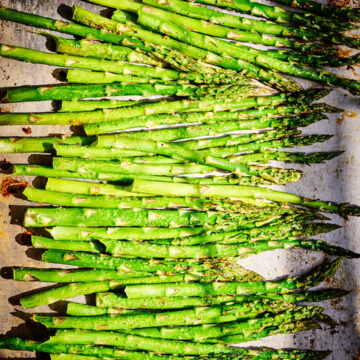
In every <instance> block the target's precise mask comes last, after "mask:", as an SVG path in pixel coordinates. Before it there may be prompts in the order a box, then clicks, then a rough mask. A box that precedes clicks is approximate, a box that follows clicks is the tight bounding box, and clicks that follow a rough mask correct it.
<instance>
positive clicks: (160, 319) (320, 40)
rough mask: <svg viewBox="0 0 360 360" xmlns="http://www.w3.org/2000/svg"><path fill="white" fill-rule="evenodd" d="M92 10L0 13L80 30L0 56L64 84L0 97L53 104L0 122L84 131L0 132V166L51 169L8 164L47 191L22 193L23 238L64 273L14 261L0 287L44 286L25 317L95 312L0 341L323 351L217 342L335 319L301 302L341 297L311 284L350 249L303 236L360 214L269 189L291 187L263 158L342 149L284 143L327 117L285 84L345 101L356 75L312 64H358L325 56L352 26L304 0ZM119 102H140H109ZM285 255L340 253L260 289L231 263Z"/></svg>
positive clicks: (179, 353) (179, 1) (127, 349)
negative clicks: (43, 309) (41, 159)
mask: <svg viewBox="0 0 360 360" xmlns="http://www.w3.org/2000/svg"><path fill="white" fill-rule="evenodd" d="M91 2H93V3H96V4H99V5H104V6H109V7H111V8H113V9H115V10H114V12H113V15H112V17H111V19H109V18H106V17H103V16H100V15H98V14H96V13H93V12H90V11H88V10H86V9H84V8H82V7H79V6H74V9H73V21H74V22H65V21H63V20H54V19H49V18H45V17H41V16H38V15H33V14H28V13H22V12H18V11H15V10H11V9H7V8H0V19H3V20H8V21H14V22H19V23H22V24H25V25H30V26H34V27H37V28H40V29H45V30H51V31H56V32H62V33H65V34H71V35H74V36H76V37H77V39H76V40H75V39H68V38H63V37H60V36H57V35H54V34H53V33H48V32H44V31H41V32H37V34H38V35H41V36H45V37H46V38H47V39H50V40H51V41H52V42H53V44H54V46H55V50H56V51H55V53H52V52H41V51H37V50H32V49H26V48H20V47H15V46H12V45H6V44H2V45H0V56H2V57H6V58H10V59H16V60H21V61H27V62H33V63H42V64H48V65H53V66H60V67H64V68H65V69H63V70H62V74H63V76H64V77H65V80H66V81H67V83H65V84H61V85H54V86H38V87H26V88H12V89H9V90H8V91H7V93H6V96H5V97H4V99H3V101H4V102H10V103H15V102H27V101H48V100H56V101H60V107H59V110H58V111H56V112H55V111H54V112H48V113H44V112H42V113H6V114H2V115H0V125H76V126H79V127H81V128H82V129H83V131H84V134H85V135H84V136H72V135H71V134H68V133H64V134H63V136H59V137H39V138H37V137H26V138H19V137H11V138H4V137H3V138H0V152H1V153H50V154H52V155H54V156H53V157H52V164H51V166H49V165H47V166H44V165H42V164H32V165H29V164H15V165H14V166H13V175H14V176H41V177H44V178H46V186H45V189H42V188H34V187H31V186H26V187H25V189H24V190H23V195H24V196H25V197H26V199H27V200H29V201H31V202H35V203H38V204H40V205H46V207H43V206H33V207H29V208H28V209H27V211H26V213H25V216H24V219H23V225H24V226H25V227H26V228H30V229H33V231H32V233H33V234H34V235H31V236H30V237H31V244H32V246H33V247H34V248H36V249H43V253H42V260H43V261H44V262H46V263H52V264H57V265H69V266H72V268H70V269H66V270H64V269H62V268H54V269H48V268H25V267H15V268H14V269H13V278H14V280H17V281H40V282H51V283H59V284H60V286H57V287H54V288H50V289H46V290H41V291H39V292H37V293H35V294H31V295H25V296H23V297H22V298H21V300H20V302H21V305H22V306H23V307H24V308H25V309H30V308H35V307H37V306H41V305H50V304H54V303H56V302H58V301H60V300H66V299H69V298H72V297H74V296H79V295H89V294H95V295H94V296H95V302H94V303H93V304H92V305H90V304H80V303H75V302H68V303H67V308H66V314H59V315H56V316H43V315H38V314H34V315H33V316H32V319H33V320H34V321H35V322H37V323H40V324H43V325H44V326H45V327H46V328H48V329H49V334H50V335H51V336H49V337H48V338H47V339H44V341H41V342H39V341H34V340H25V339H20V338H10V337H0V348H7V349H20V350H30V351H40V352H45V353H49V354H51V359H53V360H71V359H75V360H96V359H99V358H103V359H108V358H109V359H122V360H126V359H138V360H202V359H203V360H208V359H219V360H224V359H233V360H248V359H258V360H260V359H323V358H325V357H327V356H328V355H329V352H326V351H308V350H274V349H267V348H258V349H248V348H239V347H234V346H233V345H234V344H239V343H242V342H245V341H250V340H257V339H260V338H264V337H266V336H270V335H274V334H279V333H283V334H284V333H287V334H289V333H297V332H301V331H307V330H315V329H319V328H322V326H326V325H333V324H334V321H333V320H332V319H331V318H330V317H329V316H328V315H326V314H324V313H323V311H324V309H323V308H322V307H321V306H318V305H309V304H307V303H310V302H311V303H312V302H320V301H323V300H329V299H334V298H340V297H342V296H345V295H347V294H348V291H345V290H342V289H323V290H310V289H311V288H313V287H315V286H317V285H319V284H321V283H322V282H323V281H324V280H328V279H329V278H330V277H332V276H333V275H334V274H335V272H336V270H337V269H338V267H339V266H340V262H341V258H340V257H348V258H357V257H359V254H356V253H354V252H352V251H350V250H347V249H344V248H341V247H338V246H334V245H331V244H329V243H327V242H325V241H321V240H318V239H317V238H312V237H313V236H316V235H319V234H322V233H328V232H331V231H334V230H336V229H338V228H339V226H338V225H336V224H332V223H328V222H325V221H326V220H329V219H328V218H327V217H326V216H324V215H323V214H321V213H320V212H328V213H335V214H339V215H341V216H342V217H345V218H346V217H348V216H358V215H359V214H360V208H359V207H357V206H353V205H349V204H345V203H344V204H338V203H334V202H329V201H320V200H316V199H307V198H305V197H303V196H300V195H296V194H292V193H288V192H284V191H279V190H274V189H273V188H272V187H267V186H272V185H285V184H287V183H293V182H297V181H299V180H300V179H301V178H302V176H303V172H302V171H300V170H298V169H293V168H289V167H280V166H279V167H275V166H274V165H273V163H272V161H274V160H275V161H279V162H284V163H297V164H313V163H322V162H324V161H329V160H331V159H333V158H334V157H337V156H338V155H340V154H341V152H340V151H332V152H310V153H309V152H306V153H305V152H299V151H293V149H291V150H290V148H294V147H297V146H311V145H313V144H315V143H320V142H325V141H327V140H328V139H329V138H330V137H331V135H327V134H320V135H306V136H305V135H303V134H302V130H301V128H304V127H306V126H308V125H311V124H313V123H315V122H318V121H321V120H323V119H327V115H326V113H341V112H343V110H342V109H338V108H335V107H333V106H330V105H327V104H325V103H320V102H318V101H319V100H321V99H322V98H324V97H325V96H326V95H328V94H329V92H330V90H328V89H324V88H316V89H312V90H304V89H303V88H302V86H301V85H300V84H299V83H297V82H296V81H295V80H294V79H293V78H288V77H285V76H284V75H292V76H295V77H299V78H304V79H309V80H313V81H316V82H318V83H321V84H325V85H328V86H333V87H340V88H343V89H346V90H348V91H350V92H351V93H353V94H355V95H358V94H360V83H359V82H358V81H357V80H351V79H347V78H342V77H339V76H337V75H335V74H334V73H330V72H327V71H325V70H324V67H341V66H352V65H355V64H357V63H358V62H360V59H359V58H358V57H357V56H351V57H350V56H349V57H344V56H340V53H341V51H340V49H339V47H337V46H338V45H346V46H349V47H352V48H355V49H358V48H359V46H360V40H359V39H357V38H353V37H350V36H346V35H344V34H343V32H345V31H347V30H352V29H356V28H357V27H356V25H354V22H356V21H357V20H359V18H360V11H359V10H357V9H351V8H346V7H339V8H335V9H333V8H329V7H327V6H324V5H320V4H318V3H316V2H313V1H311V0H310V1H309V0H306V1H303V0H296V2H293V1H291V2H288V1H287V0H278V2H280V3H283V4H286V5H293V6H296V7H300V8H302V9H304V10H305V12H301V13H300V12H297V11H292V10H285V9H283V8H280V7H276V6H270V5H265V4H260V3H257V2H254V1H246V0H199V1H198V3H194V2H187V1H183V0H166V1H163V0H142V1H141V2H134V1H132V0H91ZM204 4H205V5H212V7H207V6H204ZM223 9H230V10H234V11H237V13H229V12H224V11H223ZM241 14H250V15H253V17H251V18H248V17H244V16H242V15H241ZM266 20H268V21H266ZM269 21H271V22H269ZM300 25H301V26H300ZM225 40H226V41H225ZM244 42H246V43H249V44H247V45H245V44H243V43H244ZM252 44H261V45H265V46H264V47H262V48H261V49H258V48H256V47H253V46H252ZM269 47H272V48H269ZM274 47H275V49H273V48H274ZM133 95H136V96H140V97H141V100H136V101H132V100H124V99H118V98H112V97H119V96H133ZM154 95H156V96H157V97H156V98H151V96H154ZM149 97H150V98H149ZM159 97H160V98H159ZM90 98H92V100H89V99H90ZM96 98H102V99H100V100H99V99H96ZM9 183H10V185H11V181H10V182H9ZM48 205H51V206H50V207H49V206H48ZM38 228H45V229H46V234H47V236H38V235H35V234H36V232H37V231H36V230H37V229H38ZM42 234H43V235H44V232H43V233H42ZM294 248H301V249H307V250H312V251H322V252H324V253H327V254H330V255H334V256H336V257H337V258H336V259H335V260H333V261H332V262H329V263H326V264H323V265H321V266H319V267H316V268H314V269H313V270H312V271H310V272H309V273H308V274H305V275H302V276H298V277H293V278H290V277H289V278H286V279H284V280H276V281H275V280H273V281H271V280H265V279H264V278H263V277H262V276H261V275H260V274H258V273H256V272H254V271H250V270H248V269H245V268H243V267H241V266H240V265H239V259H241V258H244V257H246V256H250V255H252V254H258V253H261V252H264V251H268V250H273V249H294ZM74 266H75V267H76V268H74ZM61 284H62V285H61ZM299 303H302V304H301V305H300V304H299Z"/></svg>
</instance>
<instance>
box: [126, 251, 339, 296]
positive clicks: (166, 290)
mask: <svg viewBox="0 0 360 360" xmlns="http://www.w3.org/2000/svg"><path fill="white" fill-rule="evenodd" d="M340 262H341V258H338V259H337V260H335V261H334V262H332V263H330V264H326V265H322V266H320V267H318V268H315V269H314V270H313V272H312V273H310V274H308V275H305V276H302V277H295V278H288V279H286V280H283V281H273V282H253V283H236V282H233V283H220V282H219V283H216V282H214V283H212V284H200V283H188V284H171V285H166V284H160V285H148V286H146V285H145V286H144V285H130V286H126V288H125V293H126V295H127V297H128V298H130V299H131V298H140V297H141V298H147V297H165V296H169V297H172V296H203V295H242V294H255V293H276V292H291V291H292V290H296V289H307V288H309V287H313V286H315V285H317V284H319V283H320V282H322V281H323V280H325V279H327V278H329V277H331V276H332V275H334V273H335V272H336V270H337V268H338V267H339V265H340Z"/></svg>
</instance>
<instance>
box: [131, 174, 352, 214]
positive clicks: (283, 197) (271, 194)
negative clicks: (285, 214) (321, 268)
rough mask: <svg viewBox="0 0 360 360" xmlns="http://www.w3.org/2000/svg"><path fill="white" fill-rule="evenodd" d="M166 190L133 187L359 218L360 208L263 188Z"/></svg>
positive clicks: (155, 186) (153, 185)
mask: <svg viewBox="0 0 360 360" xmlns="http://www.w3.org/2000/svg"><path fill="white" fill-rule="evenodd" d="M167 185H168V186H166V188H164V187H161V183H156V182H152V181H146V180H138V179H136V180H134V182H133V185H132V186H131V189H132V191H135V192H136V191H138V190H140V189H141V191H142V192H143V193H147V194H152V195H165V196H169V195H171V194H177V195H178V196H201V197H229V196H234V197H246V196H248V197H250V198H254V197H255V198H257V197H262V198H263V199H265V200H269V201H275V202H280V203H287V204H296V205H301V206H305V207H309V208H313V209H319V210H321V211H327V212H335V213H338V214H340V215H341V216H343V217H347V216H349V215H351V216H357V215H358V212H359V210H358V207H357V206H351V205H348V204H336V203H334V202H325V201H318V200H309V199H306V198H304V197H302V196H300V195H295V194H291V193H286V192H281V191H276V190H272V189H269V188H263V187H255V186H254V187H251V186H248V187H246V186H240V185H236V186H235V185H234V186H232V185H228V186H225V185H207V186H206V188H205V186H201V185H195V184H180V183H179V184H174V183H169V184H167Z"/></svg>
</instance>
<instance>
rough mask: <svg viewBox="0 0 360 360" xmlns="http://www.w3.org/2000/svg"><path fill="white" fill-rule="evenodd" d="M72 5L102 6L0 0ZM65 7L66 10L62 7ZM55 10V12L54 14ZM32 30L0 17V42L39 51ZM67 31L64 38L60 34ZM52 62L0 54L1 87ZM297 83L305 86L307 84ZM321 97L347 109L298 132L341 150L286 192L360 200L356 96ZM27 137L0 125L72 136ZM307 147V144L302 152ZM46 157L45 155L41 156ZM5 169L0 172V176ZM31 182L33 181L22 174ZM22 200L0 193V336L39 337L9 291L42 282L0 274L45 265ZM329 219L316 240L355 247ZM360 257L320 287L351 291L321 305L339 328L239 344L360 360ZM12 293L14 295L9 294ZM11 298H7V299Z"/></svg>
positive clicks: (359, 221) (289, 259)
mask: <svg viewBox="0 0 360 360" xmlns="http://www.w3.org/2000/svg"><path fill="white" fill-rule="evenodd" d="M73 3H76V4H79V5H81V6H84V7H86V8H88V9H90V10H91V9H96V10H101V8H100V7H97V6H94V5H90V4H87V3H85V2H81V1H79V0H33V1H26V0H2V1H1V5H4V6H8V7H12V8H15V9H18V10H23V11H27V12H33V13H35V14H39V15H45V16H48V17H52V18H57V19H61V18H62V15H63V14H66V7H65V6H71V5H72V4H73ZM64 11H65V12H64ZM59 12H60V14H61V15H60V14H59ZM31 30H35V29H34V28H31V27H27V26H24V25H19V24H14V23H8V22H0V41H1V42H2V43H7V44H12V45H18V46H25V47H30V48H34V49H39V50H45V49H46V44H45V43H46V42H45V39H44V38H42V37H40V36H39V35H36V34H34V33H32V32H31ZM64 36H66V35H64ZM54 69H55V68H54V67H50V66H47V65H38V64H28V63H23V62H18V61H15V60H7V59H0V88H5V87H12V86H21V85H30V84H32V85H36V84H53V83H56V82H57V80H55V78H54V77H53V76H52V71H53V70H54ZM356 71H358V72H359V73H360V71H359V69H355V71H353V72H351V71H347V72H346V71H345V70H344V69H340V70H339V71H338V72H339V73H340V74H343V75H345V74H346V75H347V76H351V77H355V78H360V76H359V75H358V74H357V73H356ZM304 85H305V86H307V87H309V86H311V84H310V83H305V82H304ZM325 100H326V102H327V103H329V104H332V105H335V106H340V107H342V108H345V109H346V110H347V113H346V114H345V115H342V116H338V115H336V116H330V120H326V121H321V122H320V123H318V124H315V125H312V126H310V127H308V128H306V129H305V133H320V132H321V133H329V134H334V137H333V138H332V139H331V140H330V141H328V142H326V143H325V144H319V145H316V146H314V147H312V148H311V150H312V151H316V150H333V149H341V150H344V151H345V153H344V154H343V155H342V156H340V157H338V158H337V159H334V160H332V161H330V162H327V163H326V164H323V165H316V166H312V167H307V166H300V168H302V169H303V170H304V171H305V176H304V178H303V179H302V180H301V181H300V182H299V183H297V184H292V185H291V186H288V187H287V188H288V190H290V191H294V192H297V193H300V194H302V195H305V196H308V197H315V198H321V199H325V200H333V201H348V202H351V203H355V204H359V205H360V193H359V180H360V166H359V165H360V159H359V157H358V154H360V105H359V99H358V98H355V97H353V96H351V95H350V94H349V93H347V92H346V91H342V90H334V91H333V92H332V93H331V94H330V95H329V96H328V97H327V98H326V99H325ZM0 108H1V110H2V111H8V110H11V111H20V112H27V111H47V110H50V109H51V104H50V103H28V104H26V103H20V104H12V105H6V104H3V105H1V106H0ZM31 130H32V133H31V135H26V134H25V133H24V130H23V129H22V127H21V126H13V127H1V128H0V136H46V135H49V134H63V133H71V129H70V128H69V127H66V126H47V127H40V126H38V127H36V126H32V127H31ZM304 150H305V151H308V149H304ZM3 159H6V160H8V161H10V162H13V163H24V162H27V161H30V162H31V161H37V160H38V159H39V157H38V156H33V155H30V156H28V155H23V154H16V155H14V154H3V155H0V160H3ZM41 159H42V160H44V161H45V162H46V161H47V160H48V157H47V156H41ZM5 176H6V174H0V181H1V180H2V179H3V178H4V177H5ZM23 180H25V181H28V182H30V183H32V181H33V179H32V178H25V177H24V178H23ZM25 206H29V203H28V202H25V201H23V200H21V199H16V198H13V197H11V198H3V199H1V201H0V246H1V247H0V249H1V251H0V267H1V268H3V269H2V276H1V277H0V304H1V305H0V306H1V311H0V334H5V333H8V334H11V335H23V336H33V335H34V334H36V335H38V336H41V329H39V328H37V327H36V326H35V325H34V324H32V323H31V322H24V319H26V318H27V316H26V315H25V314H23V312H22V309H21V307H19V306H18V305H16V295H19V294H21V293H24V292H26V291H30V290H32V289H37V288H39V287H41V286H44V285H42V284H39V283H21V282H18V283H17V282H14V281H11V280H8V279H6V273H7V271H6V267H10V266H13V265H17V266H44V265H43V264H42V263H40V262H39V261H38V260H36V258H37V256H36V255H37V254H36V253H34V252H32V251H30V250H28V249H27V248H26V247H24V246H23V245H21V244H20V243H19V242H18V240H17V235H18V234H19V233H21V232H22V231H24V229H23V228H22V227H21V226H20V225H19V224H20V222H21V217H22V214H23V211H24V207H25ZM333 219H334V221H335V222H337V223H339V224H342V225H344V227H343V228H342V229H340V230H337V231H335V232H333V233H331V234H328V235H326V236H321V238H323V239H326V240H327V241H329V242H330V243H332V244H336V245H341V246H344V247H346V248H349V249H351V250H354V251H357V252H360V241H359V236H360V235H359V234H360V232H359V230H360V218H350V219H349V220H346V221H343V220H341V219H340V218H339V217H336V216H334V217H333ZM325 258H326V257H325V256H324V255H322V254H318V253H314V252H309V251H304V250H295V251H294V250H291V251H283V250H278V251H272V252H267V253H265V254H260V255H257V256H253V257H250V258H248V259H245V260H243V261H242V264H243V265H245V266H248V267H249V268H251V269H254V270H256V271H258V272H260V273H261V274H263V275H264V276H265V277H266V278H268V279H274V278H276V277H281V276H285V275H287V274H290V275H295V274H299V273H302V272H304V271H307V270H308V269H310V268H311V267H313V266H315V265H316V264H319V263H320V262H321V261H322V260H324V259H325ZM359 275H360V262H359V261H356V260H344V261H343V263H342V266H341V269H340V270H339V271H338V273H337V275H336V276H335V277H334V278H333V279H332V280H331V281H330V282H329V283H327V284H324V286H329V287H342V288H346V289H352V290H353V292H352V294H351V295H349V296H347V297H346V298H344V299H342V300H336V301H331V302H327V303H324V306H325V307H326V313H327V314H329V315H330V316H332V317H333V318H334V319H335V320H336V321H337V322H338V323H339V326H337V327H335V328H326V327H325V328H324V329H323V330H318V331H309V332H305V333H301V334H297V335H276V336H272V337H269V338H267V339H265V340H263V341H257V342H252V343H246V344H244V346H250V345H251V346H260V345H266V346H270V347H276V348H291V347H298V348H303V349H307V348H311V349H324V350H332V351H333V354H332V355H330V356H329V360H330V359H331V360H355V359H358V360H359V359H360V348H359V343H360V341H359V340H360V335H359V334H360V315H359V307H360V289H359V286H360V280H359ZM14 297H15V299H14ZM9 299H10V300H9ZM39 311H47V312H48V311H49V310H48V308H46V307H44V308H40V309H39ZM33 357H34V355H33V354H31V353H27V352H16V353H15V352H12V351H7V350H0V359H6V358H14V359H15V358H33Z"/></svg>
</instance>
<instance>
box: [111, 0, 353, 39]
mask: <svg viewBox="0 0 360 360" xmlns="http://www.w3.org/2000/svg"><path fill="white" fill-rule="evenodd" d="M142 2H143V3H144V4H148V5H152V6H155V7H158V8H161V9H165V10H168V11H173V12H175V13H178V14H181V15H184V16H189V17H192V18H196V19H201V20H206V21H210V22H212V23H214V24H219V25H224V26H228V27H232V28H237V29H242V30H247V31H251V32H258V33H263V34H272V35H280V36H284V37H297V38H301V39H303V40H305V41H308V40H309V39H313V40H318V39H321V38H322V35H323V33H322V32H320V31H314V30H308V29H306V28H303V27H301V28H299V27H295V26H286V25H282V24H276V23H268V22H263V21H259V20H254V19H249V21H247V20H246V18H244V17H238V16H235V15H231V14H225V13H223V12H221V11H217V10H213V9H210V8H206V7H204V6H200V5H198V4H196V3H195V4H190V3H188V2H186V1H181V0H170V1H167V2H166V3H165V4H164V3H163V2H161V1H160V0H143V1H142ZM278 2H280V3H285V4H287V5H290V6H293V5H294V2H291V0H279V1H278ZM302 2H303V1H302V0H300V1H297V4H296V5H299V3H302ZM313 3H314V4H316V5H317V6H318V7H319V8H322V7H323V8H326V6H324V5H322V4H319V3H317V2H315V1H311V5H313ZM114 5H115V4H114ZM116 5H117V4H116ZM303 5H305V4H303ZM306 5H308V3H306ZM306 5H305V6H304V7H305V9H306V10H309V7H310V6H309V5H310V2H309V5H308V6H306ZM121 6H123V5H121ZM297 7H298V6H297ZM311 8H312V9H313V7H311ZM337 10H338V9H335V13H336V12H337ZM310 12H311V11H310ZM349 12H351V11H349ZM354 12H356V10H355V11H353V13H354ZM115 13H116V12H115ZM320 15H325V17H327V16H329V15H331V16H333V12H332V9H329V11H328V12H326V14H325V13H324V14H320Z"/></svg>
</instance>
